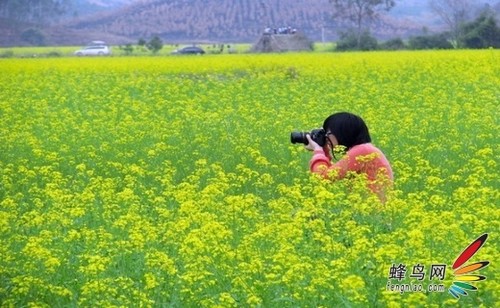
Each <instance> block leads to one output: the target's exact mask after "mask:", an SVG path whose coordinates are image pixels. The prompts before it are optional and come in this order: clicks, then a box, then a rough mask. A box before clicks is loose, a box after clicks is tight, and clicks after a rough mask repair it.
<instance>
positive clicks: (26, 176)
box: [0, 50, 500, 307]
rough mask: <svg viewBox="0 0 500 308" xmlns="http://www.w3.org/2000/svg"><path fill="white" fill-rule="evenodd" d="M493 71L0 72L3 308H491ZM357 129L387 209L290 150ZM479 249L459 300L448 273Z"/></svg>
mask: <svg viewBox="0 0 500 308" xmlns="http://www.w3.org/2000/svg"><path fill="white" fill-rule="evenodd" d="M499 59H500V52H499V51H498V50H484V51H426V52H378V53H344V54H338V53H335V54H333V53H332V54H330V53H315V54H293V53H291V54H279V55H246V54H241V55H219V56H217V55H207V56H203V57H134V58H126V57H115V58H113V57H112V58H105V59H103V58H84V59H83V58H82V59H80V58H78V59H76V58H59V59H4V60H0V115H1V119H2V121H1V122H0V306H1V307H68V306H70V307H71V306H72V307H75V306H81V307H119V306H120V307H164V306H172V307H259V306H260V307H343V306H352V307H368V306H371V307H374V306H376V307H410V306H411V307H414V306H422V307H424V306H425V307H443V306H450V307H451V306H456V305H459V306H464V307H465V306H475V307H493V306H495V303H497V304H498V303H499V302H500V296H499V292H500V282H499V280H498V279H499V277H500V276H499V266H498V262H500V260H499V244H498V243H499V234H498V230H500V223H499V222H500V206H499V195H500V192H499V180H498V178H499V163H500V162H499V158H498V157H499V155H498V153H499V137H498V132H499V131H500V124H499V117H498V116H499V107H500V106H499V105H500V61H499ZM338 111H350V112H353V113H357V114H359V115H360V116H362V117H363V118H364V119H365V120H366V122H367V124H368V126H369V127H370V132H371V135H372V138H373V141H374V143H375V144H376V145H377V146H378V147H380V148H381V149H382V150H383V151H384V152H385V154H386V156H387V157H388V159H389V161H390V162H391V164H392V167H393V169H394V174H395V187H394V191H392V192H391V195H390V196H389V198H388V201H387V202H386V203H385V204H380V203H379V202H378V201H377V200H375V199H374V197H373V196H370V195H369V194H367V193H366V192H365V191H364V190H363V188H362V187H363V185H362V183H357V182H356V181H355V180H353V181H339V182H335V183H331V182H327V181H323V180H319V179H318V178H316V177H315V176H312V175H310V173H309V171H308V161H309V159H310V156H311V154H310V153H309V152H307V151H306V150H305V149H304V148H303V147H302V146H299V145H292V144H290V132H291V131H293V130H303V131H306V130H307V131H309V130H310V129H313V128H316V127H319V126H321V125H322V122H323V120H324V118H326V117H327V116H328V115H330V114H331V113H334V112H338ZM484 233H488V235H489V237H488V240H487V241H486V243H485V244H484V245H483V246H482V247H481V249H480V250H479V251H478V252H477V253H476V254H475V255H474V256H473V257H472V258H471V259H470V261H469V263H471V262H478V261H484V260H488V261H489V262H490V266H488V267H486V268H484V269H482V270H481V271H480V272H479V274H481V275H483V276H485V277H486V280H483V281H478V282H473V283H472V284H473V285H474V286H476V287H477V290H475V291H472V292H470V291H468V295H467V296H463V295H462V296H460V298H459V299H456V298H455V297H453V296H451V295H450V294H449V293H448V288H449V287H450V285H451V283H452V282H453V281H454V278H455V277H454V274H453V269H452V267H451V264H453V262H454V261H455V259H456V258H457V256H458V255H459V254H460V253H461V252H462V251H464V249H465V248H466V247H467V245H469V244H470V243H471V242H472V241H473V240H474V239H476V238H478V237H479V236H480V235H481V234H484Z"/></svg>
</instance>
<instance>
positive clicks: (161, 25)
mask: <svg viewBox="0 0 500 308" xmlns="http://www.w3.org/2000/svg"><path fill="white" fill-rule="evenodd" d="M384 21H385V22H383V23H379V24H378V25H377V29H376V31H374V32H375V33H376V34H377V35H378V36H379V37H384V36H385V37H388V36H394V35H406V34H408V33H413V32H415V31H417V30H420V29H421V27H422V26H421V25H420V24H414V23H411V22H408V21H405V20H403V21H397V20H395V19H394V18H392V19H391V18H389V17H388V18H384ZM283 26H290V27H292V28H297V29H298V30H299V31H301V32H303V33H305V34H306V35H307V36H308V37H310V38H311V39H313V40H321V39H323V38H325V36H327V38H326V39H329V40H332V39H334V37H335V36H336V34H337V31H338V29H339V25H338V24H336V23H335V22H334V21H333V20H332V18H331V5H330V3H329V1H328V0H317V1H309V0H275V1H255V0H238V1H234V0H178V1H172V0H171V1H169V0H151V1H141V2H138V3H136V4H133V5H131V6H127V7H124V8H122V9H120V10H117V11H114V12H112V13H109V12H108V13H102V14H96V15H94V16H92V17H89V18H85V19H80V20H75V21H73V22H71V23H68V24H67V25H66V27H67V28H68V29H73V30H79V31H91V32H99V33H110V34H113V35H118V36H122V37H127V38H130V39H132V40H134V41H136V40H137V39H138V38H149V37H152V36H154V35H158V36H160V37H161V38H162V39H164V40H166V41H224V42H226V41H232V42H253V41H255V40H256V39H257V38H258V37H259V35H260V34H261V33H262V31H263V29H264V28H266V27H283Z"/></svg>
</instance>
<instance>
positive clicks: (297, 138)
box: [290, 132, 309, 145]
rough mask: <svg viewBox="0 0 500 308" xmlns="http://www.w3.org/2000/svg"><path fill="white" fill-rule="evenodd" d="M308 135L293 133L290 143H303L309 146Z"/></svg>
mask: <svg viewBox="0 0 500 308" xmlns="http://www.w3.org/2000/svg"><path fill="white" fill-rule="evenodd" d="M306 134H307V133H304V132H292V133H291V134H290V141H291V142H292V143H303V144H306V145H307V144H309V141H307V138H306Z"/></svg>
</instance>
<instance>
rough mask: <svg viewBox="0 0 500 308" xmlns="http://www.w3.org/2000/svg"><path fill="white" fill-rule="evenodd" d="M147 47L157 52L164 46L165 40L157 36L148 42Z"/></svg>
mask: <svg viewBox="0 0 500 308" xmlns="http://www.w3.org/2000/svg"><path fill="white" fill-rule="evenodd" d="M146 47H147V48H148V49H149V50H151V52H152V53H154V54H156V53H158V51H160V50H161V49H162V48H163V42H162V41H161V39H160V38H159V37H158V36H155V37H153V38H152V39H151V40H150V41H149V42H148V43H147V44H146Z"/></svg>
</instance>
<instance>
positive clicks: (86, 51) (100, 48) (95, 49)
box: [75, 45, 111, 56]
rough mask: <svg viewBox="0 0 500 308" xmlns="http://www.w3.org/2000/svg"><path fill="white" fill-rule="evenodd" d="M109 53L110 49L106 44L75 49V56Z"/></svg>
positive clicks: (105, 54) (104, 54)
mask: <svg viewBox="0 0 500 308" xmlns="http://www.w3.org/2000/svg"><path fill="white" fill-rule="evenodd" d="M110 54H111V49H110V48H109V47H108V46H107V45H91V46H86V47H85V48H82V49H80V50H77V51H75V55H77V56H107V55H110Z"/></svg>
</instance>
